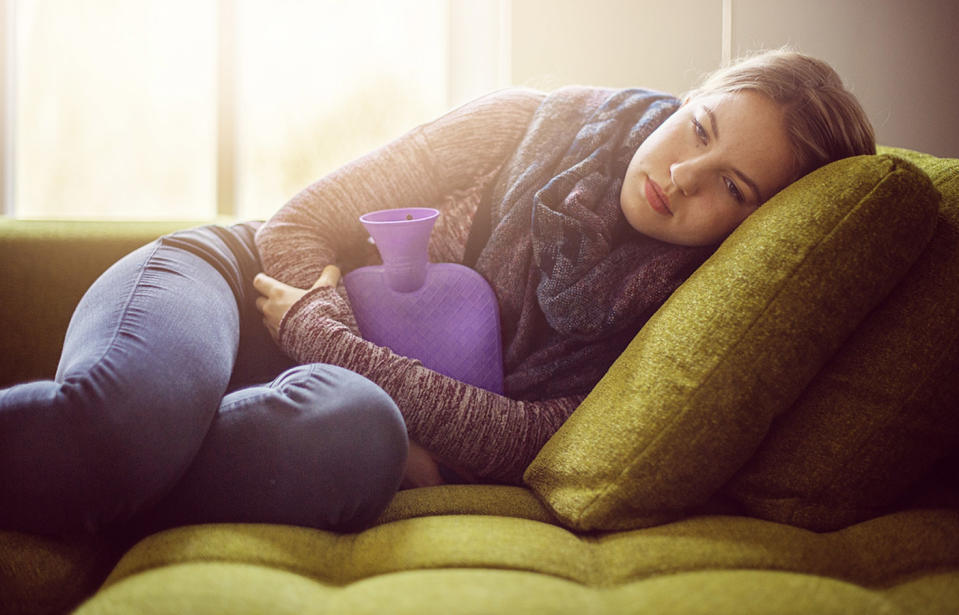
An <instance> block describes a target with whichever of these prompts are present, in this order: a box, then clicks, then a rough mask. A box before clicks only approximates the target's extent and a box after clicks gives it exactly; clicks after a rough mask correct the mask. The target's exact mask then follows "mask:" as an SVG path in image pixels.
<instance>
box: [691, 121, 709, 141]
mask: <svg viewBox="0 0 959 615" xmlns="http://www.w3.org/2000/svg"><path fill="white" fill-rule="evenodd" d="M693 132H695V133H696V138H698V139H699V140H700V141H701V142H702V144H703V145H706V143H707V142H708V141H709V135H708V134H706V129H705V128H703V125H702V124H701V123H700V122H699V120H697V119H696V118H693Z"/></svg>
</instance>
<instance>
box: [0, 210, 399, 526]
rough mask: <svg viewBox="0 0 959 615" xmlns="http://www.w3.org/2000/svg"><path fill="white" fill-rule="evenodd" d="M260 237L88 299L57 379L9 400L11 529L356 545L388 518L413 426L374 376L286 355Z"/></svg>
mask: <svg viewBox="0 0 959 615" xmlns="http://www.w3.org/2000/svg"><path fill="white" fill-rule="evenodd" d="M256 227H257V225H256V224H255V223H247V224H240V225H235V226H232V227H220V226H207V227H201V228H196V229H191V230H187V231H182V232H178V233H174V234H172V235H168V236H165V237H162V238H160V239H158V240H157V241H155V242H153V243H150V244H148V245H146V246H143V247H142V248H140V249H138V250H136V251H134V252H132V253H131V254H129V255H127V256H126V257H124V258H123V259H121V260H120V261H118V262H117V263H116V264H114V265H113V266H112V267H111V268H110V269H108V270H107V271H106V272H105V273H104V274H103V275H102V276H101V277H100V278H99V279H98V280H97V281H96V282H95V283H94V284H93V285H92V286H91V287H90V289H89V290H88V291H87V292H86V294H85V295H84V297H83V298H82V299H81V301H80V303H79V305H78V306H77V308H76V310H75V312H74V314H73V317H72V319H71V321H70V325H69V327H68V331H67V334H66V338H65V341H64V345H63V351H62V354H61V359H60V363H59V366H58V369H57V373H56V376H55V378H54V379H53V380H50V381H37V382H29V383H24V384H20V385H16V386H13V387H10V388H8V389H4V390H0V529H13V530H19V531H29V532H38V533H69V532H75V531H91V532H94V531H100V530H103V529H105V528H110V527H115V526H117V525H122V524H127V523H139V522H144V520H149V523H150V524H154V525H156V526H170V525H178V524H186V523H205V522H220V521H223V522H263V523H283V524H293V525H303V526H309V527H316V528H322V529H332V530H340V531H349V530H355V529H359V528H362V527H364V526H366V525H368V524H369V523H371V522H372V521H374V520H375V518H376V517H377V516H378V515H379V514H380V513H381V512H382V510H383V509H384V508H385V507H386V505H387V503H388V502H389V501H390V499H391V498H392V496H393V494H394V493H395V491H396V490H397V488H398V487H399V484H400V481H401V480H402V476H403V472H404V469H405V463H406V455H407V446H408V440H407V435H406V426H405V423H404V422H403V419H402V416H401V415H400V413H399V410H398V409H397V407H396V405H395V403H394V402H393V400H392V399H390V398H389V396H387V394H386V393H385V392H384V391H383V390H382V389H380V388H379V387H378V386H376V385H375V384H374V383H372V382H371V381H369V380H367V379H365V378H363V377H362V376H360V375H358V374H355V373H353V372H350V371H348V370H345V369H342V368H339V367H335V366H332V365H325V364H312V365H294V364H293V363H292V362H291V361H290V360H289V359H288V358H287V357H286V356H285V355H283V353H282V352H281V351H280V350H279V349H278V348H277V347H276V345H275V344H274V342H273V340H272V339H271V338H270V336H269V334H268V333H267V331H266V328H265V327H264V326H263V324H262V321H261V320H262V317H261V315H260V314H259V312H258V311H257V310H256V307H255V299H256V296H257V293H256V291H255V289H254V288H253V285H252V280H253V277H254V275H256V273H257V272H258V271H260V263H259V258H258V256H257V253H256V249H255V246H254V242H253V236H254V233H255V230H256Z"/></svg>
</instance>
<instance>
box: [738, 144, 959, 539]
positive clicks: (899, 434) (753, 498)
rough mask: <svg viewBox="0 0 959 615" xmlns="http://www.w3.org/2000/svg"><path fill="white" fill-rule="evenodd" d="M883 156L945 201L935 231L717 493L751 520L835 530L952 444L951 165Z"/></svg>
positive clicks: (955, 275)
mask: <svg viewBox="0 0 959 615" xmlns="http://www.w3.org/2000/svg"><path fill="white" fill-rule="evenodd" d="M886 151H894V152H895V153H896V154H897V155H900V156H903V157H906V158H908V159H909V160H911V161H912V162H914V163H916V164H917V165H918V166H919V167H920V168H921V169H922V170H923V171H925V172H926V173H927V174H928V175H929V176H930V177H931V178H932V180H933V184H934V185H935V187H936V188H937V189H938V190H939V192H940V193H941V194H942V203H941V205H940V210H939V220H938V223H937V224H936V231H935V234H934V235H933V237H932V240H931V241H930V243H929V245H928V247H927V248H926V250H925V252H923V254H922V256H921V257H920V258H919V260H918V261H917V262H916V264H915V265H914V266H913V267H912V269H910V270H909V274H908V275H907V276H906V278H905V279H904V280H903V281H902V282H901V283H900V284H899V285H898V286H897V287H896V288H895V289H894V290H893V291H892V293H890V295H889V297H888V298H886V300H885V301H883V302H882V304H880V305H879V307H878V308H877V309H876V310H875V311H874V312H873V313H871V314H870V315H869V317H868V318H867V319H866V320H865V321H864V322H863V323H862V325H860V327H859V328H858V329H856V331H855V333H854V334H853V335H852V337H850V339H849V340H848V341H847V342H846V343H845V344H843V346H842V348H841V349H840V351H839V352H838V353H837V354H836V355H835V356H834V357H833V359H832V360H831V361H830V362H829V363H828V364H827V365H826V367H825V368H824V369H823V370H822V372H820V374H819V375H818V376H817V377H816V379H815V380H814V381H813V382H812V383H811V384H810V385H809V387H807V388H806V390H805V391H804V392H803V395H802V397H801V398H800V399H799V401H798V402H797V403H796V405H795V406H793V407H792V408H790V409H789V411H788V412H787V413H785V414H784V415H783V416H781V417H780V418H779V419H778V420H777V421H776V422H775V423H774V424H773V427H772V429H771V430H770V433H769V435H768V436H767V437H766V439H765V440H764V441H763V444H762V446H761V447H760V448H759V450H758V451H757V453H756V455H755V456H754V457H753V458H752V459H751V460H750V461H749V463H747V464H746V466H745V467H744V468H743V469H742V470H741V471H740V472H739V473H738V474H737V476H736V477H735V478H734V479H733V480H732V481H731V482H730V484H729V485H728V486H727V488H726V489H725V492H726V493H727V494H728V495H730V496H732V498H733V499H735V500H737V501H738V502H739V503H740V504H742V505H743V506H744V507H745V509H746V511H747V512H749V513H750V514H753V515H756V516H760V517H764V518H767V519H772V520H775V521H780V522H784V523H789V524H792V525H799V526H802V527H806V528H809V529H814V530H817V531H825V530H833V529H838V528H841V527H844V526H846V525H849V524H852V523H856V522H858V521H861V520H863V519H867V518H869V517H873V516H876V515H879V514H882V513H883V512H885V511H887V510H888V508H889V507H890V506H891V505H892V504H894V502H895V500H896V498H898V497H900V496H901V495H902V494H903V493H905V492H906V491H907V489H908V488H909V487H910V486H912V485H913V484H914V483H916V482H917V481H918V480H919V479H921V478H922V477H923V475H925V474H926V473H927V472H929V471H930V470H931V469H932V468H933V467H934V466H935V465H936V463H937V461H939V460H940V459H942V458H945V457H946V456H947V455H948V454H950V453H952V452H954V451H955V450H956V448H957V446H959V404H957V401H956V400H957V399H959V160H956V159H940V158H936V157H934V156H928V155H923V154H917V153H916V152H909V151H905V150H886Z"/></svg>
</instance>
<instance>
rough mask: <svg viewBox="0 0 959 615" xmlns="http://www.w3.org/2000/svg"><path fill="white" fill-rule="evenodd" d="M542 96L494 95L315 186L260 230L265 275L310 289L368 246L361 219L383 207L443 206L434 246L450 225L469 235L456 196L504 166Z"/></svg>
mask: <svg viewBox="0 0 959 615" xmlns="http://www.w3.org/2000/svg"><path fill="white" fill-rule="evenodd" d="M543 96H544V95H543V94H542V93H539V92H535V91H532V90H526V89H519V88H512V89H506V90H501V91H499V92H494V93H492V94H490V95H487V96H484V97H482V98H479V99H477V100H475V101H472V102H470V103H467V104H465V105H463V106H461V107H459V108H457V109H454V110H453V111H450V112H449V113H447V114H445V115H444V116H442V117H440V118H439V119H437V120H435V121H433V122H430V123H428V124H423V125H421V126H419V127H417V128H414V129H413V130H411V131H409V132H408V133H406V134H405V135H403V136H402V137H400V138H398V139H396V140H395V141H393V142H391V143H389V144H387V145H385V146H383V147H381V148H379V149H376V150H373V151H372V152H370V153H369V154H367V155H366V156H364V157H362V158H359V159H357V160H356V161H354V162H351V163H349V164H347V165H345V166H343V167H341V168H340V169H338V170H336V171H334V172H333V173H330V174H329V175H327V176H325V177H323V178H321V179H320V180H318V181H317V182H315V183H313V184H312V185H310V186H309V187H307V188H306V189H304V190H303V191H302V192H300V193H299V194H297V195H296V196H295V197H293V199H291V200H290V202H288V203H287V204H286V205H284V206H283V207H282V208H281V209H280V210H279V211H278V212H277V213H276V214H275V215H274V216H272V217H271V218H270V220H268V221H267V222H266V224H264V225H263V226H262V227H260V229H259V231H258V232H257V235H256V245H257V249H258V251H259V253H260V258H261V260H262V263H263V269H264V271H265V272H266V273H267V274H269V275H270V276H272V277H274V278H276V279H278V280H280V281H281V282H285V283H286V284H290V285H291V286H296V287H298V288H309V287H310V286H311V285H312V284H313V282H315V281H316V279H317V278H318V277H319V276H320V273H321V272H322V271H323V268H324V267H325V266H326V265H330V264H336V265H340V266H341V267H343V266H344V265H345V266H347V268H349V264H350V263H352V262H357V261H358V260H362V257H361V255H362V254H363V253H364V252H365V250H366V249H367V247H368V246H367V244H366V232H365V230H364V229H363V227H362V225H360V224H359V222H358V221H357V218H358V217H359V216H360V215H361V214H364V213H367V212H370V211H376V210H378V209H389V208H396V207H408V206H431V207H436V208H437V209H440V211H441V212H442V213H444V214H449V215H442V216H441V221H440V222H439V223H438V224H437V228H436V230H434V240H437V241H442V240H443V237H442V233H443V232H449V229H450V225H459V226H460V230H461V231H462V230H463V228H465V229H466V230H467V231H468V225H469V224H470V220H469V219H466V220H463V219H462V218H463V216H462V215H458V214H459V213H460V212H457V211H449V208H450V206H451V204H452V203H455V202H456V199H455V198H454V196H456V195H460V196H461V195H462V194H463V193H468V192H470V191H475V190H476V188H477V186H478V184H480V183H481V181H482V180H483V179H484V178H488V177H489V176H490V175H491V174H492V173H494V172H495V171H496V169H498V168H499V166H501V165H502V164H503V162H504V161H505V160H506V158H507V157H508V156H509V154H510V153H512V151H513V150H514V149H515V148H516V145H517V144H518V142H519V141H520V139H521V138H522V136H523V135H524V134H525V132H526V129H527V127H528V125H529V122H530V118H531V117H532V114H533V112H534V111H535V110H536V107H537V106H538V105H539V103H540V102H541V101H542V99H543ZM444 210H446V211H444ZM460 234H461V235H464V236H465V233H462V232H461V233H460ZM431 248H432V246H431Z"/></svg>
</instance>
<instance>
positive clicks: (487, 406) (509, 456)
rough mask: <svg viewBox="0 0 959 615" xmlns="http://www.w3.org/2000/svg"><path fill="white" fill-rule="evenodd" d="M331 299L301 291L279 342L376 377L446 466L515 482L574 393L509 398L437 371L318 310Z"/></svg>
mask: <svg viewBox="0 0 959 615" xmlns="http://www.w3.org/2000/svg"><path fill="white" fill-rule="evenodd" d="M337 301H338V299H337V296H336V291H335V290H334V289H332V288H329V287H327V288H317V289H314V290H311V291H309V292H308V293H307V294H306V295H305V296H304V297H303V299H301V300H300V301H298V302H297V303H296V304H294V305H293V307H292V308H290V310H289V311H288V312H287V313H286V315H285V316H284V318H283V320H282V322H281V324H280V330H279V343H280V346H281V347H282V348H283V349H284V350H285V351H286V352H287V353H288V354H289V355H290V356H291V357H293V358H294V359H295V360H297V361H299V362H303V363H308V362H320V363H332V364H335V365H340V366H342V367H345V368H347V369H350V370H352V371H355V372H357V373H360V374H362V375H364V376H366V377H367V378H369V379H370V380H372V381H374V382H376V383H377V384H378V385H380V387H382V388H383V389H384V390H385V391H386V392H387V393H388V394H389V395H390V396H391V397H392V398H393V400H394V401H395V402H396V404H397V406H399V409H400V412H402V413H403V417H404V418H405V420H406V424H407V430H408V432H409V435H410V439H411V440H414V441H416V442H418V443H419V444H420V445H422V446H423V447H424V448H426V449H427V450H429V451H430V452H431V453H432V454H433V455H435V456H436V457H437V458H438V459H440V460H442V461H443V462H445V463H446V464H448V465H450V466H451V467H453V468H457V469H461V470H465V471H466V472H467V473H469V474H473V475H475V476H477V477H481V478H487V479H492V480H496V481H502V482H509V483H520V482H522V476H523V471H524V470H525V469H526V466H527V465H529V463H530V462H531V461H532V460H533V458H534V457H535V456H536V454H537V453H538V452H539V450H540V448H542V446H543V445H544V444H545V443H546V441H547V440H548V439H549V438H550V436H552V435H553V433H555V432H556V430H557V429H559V427H560V425H562V424H563V422H565V421H566V419H567V418H568V417H569V415H570V414H571V413H572V412H573V410H574V409H575V408H576V406H577V405H579V403H580V402H581V401H582V397H568V398H561V399H554V400H547V401H536V402H529V401H517V400H511V399H509V398H506V397H503V396H501V395H497V394H495V393H491V392H489V391H486V390H483V389H480V388H477V387H474V386H471V385H468V384H464V383H462V382H460V381H458V380H454V379H452V378H449V377H447V376H444V375H442V374H439V373H437V372H435V371H433V370H430V369H428V368H426V367H423V365H422V364H421V363H420V362H419V361H416V360H414V359H409V358H406V357H402V356H399V355H397V354H395V353H394V352H392V351H391V350H389V349H388V348H383V347H380V346H376V345H375V344H372V343H370V342H367V341H365V340H363V339H362V338H360V337H358V336H357V335H356V334H355V333H354V332H353V331H351V330H350V328H349V327H348V326H346V325H344V324H342V323H340V322H338V321H337V320H336V319H335V318H331V317H328V316H326V314H327V313H328V312H333V313H335V312H336V310H337V308H336V307H335V306H336V303H337Z"/></svg>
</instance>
